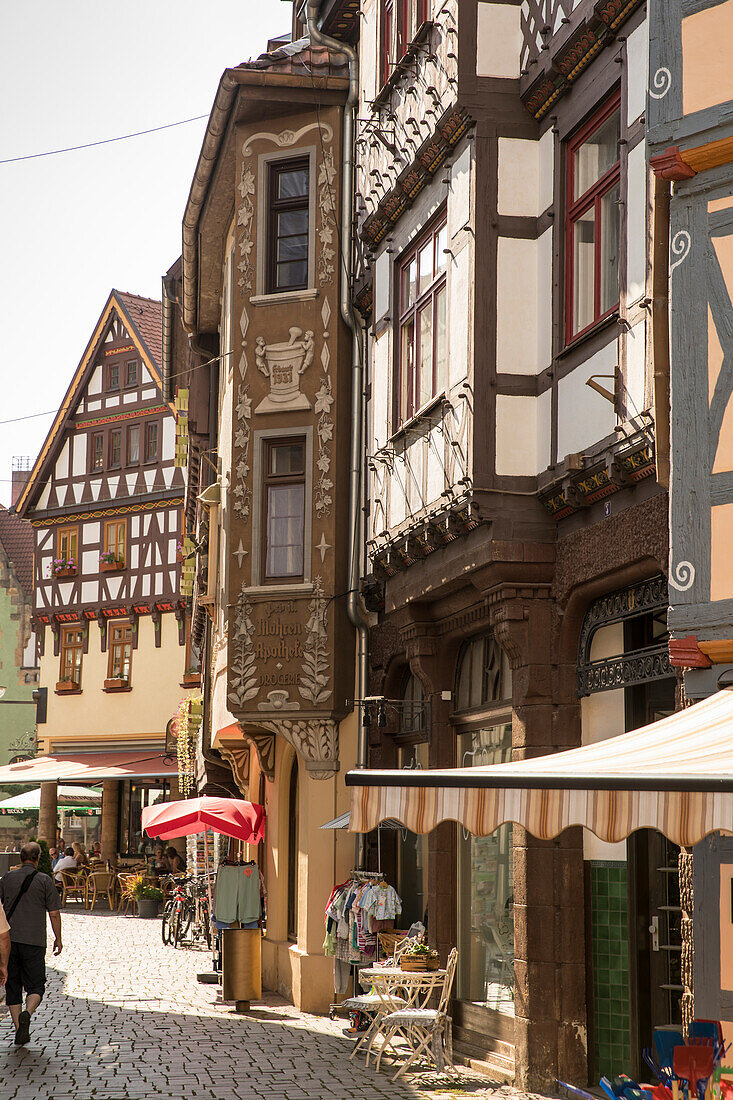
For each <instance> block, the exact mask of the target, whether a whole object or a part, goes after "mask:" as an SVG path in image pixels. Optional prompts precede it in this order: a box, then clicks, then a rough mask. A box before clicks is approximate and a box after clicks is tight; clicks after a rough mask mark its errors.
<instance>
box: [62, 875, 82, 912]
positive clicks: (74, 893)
mask: <svg viewBox="0 0 733 1100" xmlns="http://www.w3.org/2000/svg"><path fill="white" fill-rule="evenodd" d="M56 874H57V875H58V876H59V878H60V879H61V882H60V883H59V882H58V881H57V883H56V885H57V886H60V887H61V904H62V905H66V902H67V901H68V900H69V899H70V898H75V899H76V900H77V901H80V902H81V903H82V905H85V904H86V900H85V899H86V876H84V875H77V874H74V873H73V871H57V872H56Z"/></svg>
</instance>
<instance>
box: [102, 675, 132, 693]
mask: <svg viewBox="0 0 733 1100" xmlns="http://www.w3.org/2000/svg"><path fill="white" fill-rule="evenodd" d="M129 686H130V681H129V680H128V679H127V677H126V676H113V677H111V678H110V679H108V680H105V681H104V690H105V691H125V689H126V688H129Z"/></svg>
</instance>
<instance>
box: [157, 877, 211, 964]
mask: <svg viewBox="0 0 733 1100" xmlns="http://www.w3.org/2000/svg"><path fill="white" fill-rule="evenodd" d="M162 886H163V890H164V892H167V891H169V890H172V895H171V896H170V897H169V899H168V901H167V902H166V903H165V906H164V909H163V922H162V928H161V934H162V938H163V943H164V944H166V945H171V946H173V947H183V946H191V945H193V944H194V943H195V942H196V941H197V940H203V941H204V942H205V944H206V946H207V947H208V948H211V921H210V919H209V897H208V890H207V887H206V884H205V883H204V882H202V881H196V880H195V879H193V878H192V877H191V876H190V875H186V876H185V877H174V876H170V877H169V878H167V879H165V880H164V881H163V883H162ZM189 933H190V938H189V939H187V937H189Z"/></svg>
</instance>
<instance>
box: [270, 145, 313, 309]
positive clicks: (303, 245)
mask: <svg viewBox="0 0 733 1100" xmlns="http://www.w3.org/2000/svg"><path fill="white" fill-rule="evenodd" d="M309 163H310V162H309V159H308V158H307V157H306V158H304V159H302V160H301V159H293V158H290V159H288V160H284V161H274V162H271V163H270V164H269V166H268V174H269V181H268V182H269V208H268V225H267V292H268V293H269V294H276V293H278V292H279V291H285V290H304V289H305V288H306V287H307V286H308V219H309V188H310V179H309V177H310V167H309Z"/></svg>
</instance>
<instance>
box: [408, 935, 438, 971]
mask: <svg viewBox="0 0 733 1100" xmlns="http://www.w3.org/2000/svg"><path fill="white" fill-rule="evenodd" d="M400 966H401V968H402V969H403V970H408V971H409V970H411V971H420V970H437V969H438V967H439V966H440V959H439V958H438V952H437V951H436V950H435V948H434V947H428V945H427V944H426V943H420V941H419V940H415V941H414V942H413V943H410V944H408V946H407V947H406V948H405V950H404V951H403V952H402V954H401V955H400Z"/></svg>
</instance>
